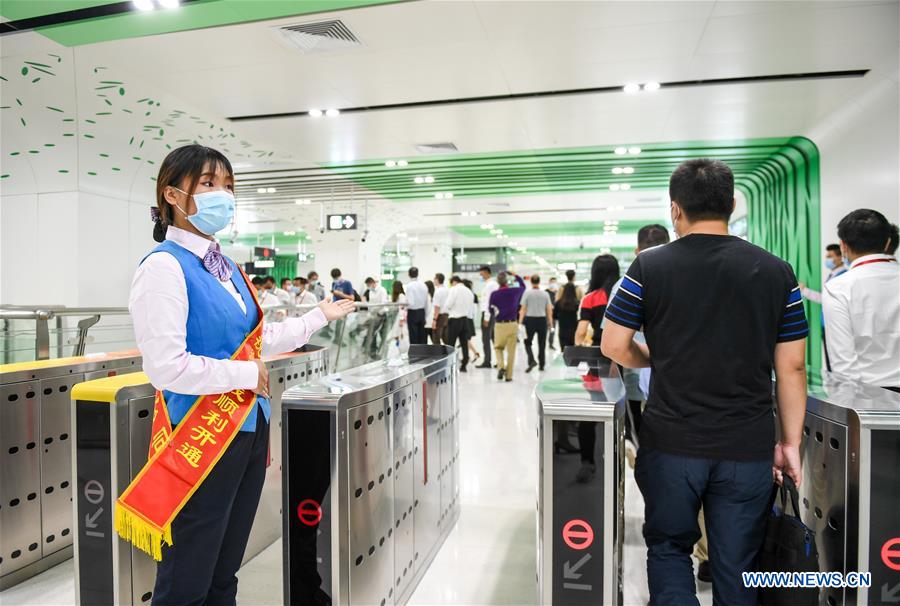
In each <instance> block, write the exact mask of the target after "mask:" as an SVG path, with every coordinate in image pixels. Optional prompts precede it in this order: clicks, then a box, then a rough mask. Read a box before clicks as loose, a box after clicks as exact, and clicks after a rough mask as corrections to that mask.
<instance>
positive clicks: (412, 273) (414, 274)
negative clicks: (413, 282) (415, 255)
mask: <svg viewBox="0 0 900 606" xmlns="http://www.w3.org/2000/svg"><path fill="white" fill-rule="evenodd" d="M409 277H410V278H418V277H419V268H418V267H415V266H413V267H410V268H409Z"/></svg>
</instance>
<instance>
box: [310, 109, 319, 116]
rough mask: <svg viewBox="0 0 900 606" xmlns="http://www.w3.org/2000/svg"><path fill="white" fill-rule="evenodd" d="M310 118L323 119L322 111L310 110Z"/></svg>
mask: <svg viewBox="0 0 900 606" xmlns="http://www.w3.org/2000/svg"><path fill="white" fill-rule="evenodd" d="M309 116H310V117H311V118H321V117H322V110H321V109H311V110H309Z"/></svg>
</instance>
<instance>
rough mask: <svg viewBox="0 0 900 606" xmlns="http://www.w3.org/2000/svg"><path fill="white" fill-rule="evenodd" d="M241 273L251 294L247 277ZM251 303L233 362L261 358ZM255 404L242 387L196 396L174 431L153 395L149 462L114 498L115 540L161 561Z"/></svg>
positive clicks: (159, 396)
mask: <svg viewBox="0 0 900 606" xmlns="http://www.w3.org/2000/svg"><path fill="white" fill-rule="evenodd" d="M241 275H243V277H244V281H245V282H246V283H247V286H248V288H250V292H251V293H253V288H252V286H251V285H250V281H249V280H248V279H247V276H246V274H244V272H243V271H241ZM253 300H254V303H255V304H256V309H257V313H258V314H259V322H258V323H257V325H256V327H255V328H254V329H253V330H252V331H250V334H248V335H247V338H246V339H244V342H243V343H241V345H240V347H238V349H237V351H235V352H234V354H233V355H232V356H231V359H232V360H240V361H244V360H256V359H259V357H260V354H261V351H262V328H263V314H262V309H261V308H260V306H259V302H258V301H257V300H256V297H255V296H254V297H253ZM254 406H256V394H254V393H253V392H251V391H249V390H245V389H236V390H234V391H231V392H229V393H223V394H211V395H204V396H199V397H198V398H197V400H196V401H195V402H194V404H193V405H192V406H191V408H190V410H188V412H187V414H185V416H184V419H182V420H181V422H180V423H179V424H178V428H177V429H175V431H174V432H173V431H172V424H171V422H170V421H169V413H168V410H167V409H166V404H165V399H164V398H163V394H162V393H161V392H159V391H157V392H156V399H155V401H154V404H153V429H152V433H151V439H150V454H149V460H148V461H147V464H146V465H144V468H143V469H141V471H140V472H139V473H138V474H137V476H135V478H134V480H132V482H131V484H130V485H129V486H128V488H126V489H125V492H123V493H122V496H120V497H119V498H118V500H116V506H115V510H116V511H115V528H116V531H117V532H118V533H119V536H120V537H122V538H123V539H125V540H126V541H129V542H131V543H132V544H133V545H134V546H135V547H137V548H138V549H140V550H141V551H144V552H146V553H147V554H148V555H150V556H152V557H153V559H155V560H156V561H160V560H161V559H162V544H163V541H165V542H166V544H168V545H172V520H174V519H175V516H177V515H178V512H179V511H181V508H182V507H184V505H185V503H187V502H188V499H190V498H191V495H192V494H194V492H195V491H196V490H197V488H199V487H200V484H202V483H203V480H205V479H206V476H208V475H209V473H210V472H211V471H212V470H213V467H215V466H216V463H217V462H218V461H219V459H220V458H221V457H222V455H223V454H224V453H225V450H226V449H227V448H228V445H229V444H231V441H232V440H233V439H234V438H235V436H237V433H238V431H239V430H240V428H241V426H242V425H243V424H244V421H245V420H246V419H247V417H248V416H249V415H250V413H251V412H252V411H253V407H254Z"/></svg>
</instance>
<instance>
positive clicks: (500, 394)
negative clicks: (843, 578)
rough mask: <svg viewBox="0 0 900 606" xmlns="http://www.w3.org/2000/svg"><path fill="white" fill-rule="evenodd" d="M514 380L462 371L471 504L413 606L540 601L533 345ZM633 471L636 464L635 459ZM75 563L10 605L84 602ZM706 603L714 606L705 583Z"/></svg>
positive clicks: (636, 528)
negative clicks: (529, 367) (530, 367)
mask: <svg viewBox="0 0 900 606" xmlns="http://www.w3.org/2000/svg"><path fill="white" fill-rule="evenodd" d="M519 353H520V354H523V355H521V356H519V360H520V362H519V364H520V367H519V369H518V370H517V371H516V373H515V381H513V382H512V383H499V382H498V381H497V380H496V375H495V373H494V372H493V371H487V370H479V369H474V368H470V370H469V372H468V373H466V374H461V375H460V399H461V415H460V417H461V420H462V426H461V430H460V439H461V442H462V443H461V445H460V452H461V465H462V469H461V478H460V482H461V487H460V491H461V495H460V497H461V501H462V510H461V514H460V518H459V523H458V525H457V527H456V529H455V530H454V531H453V532H452V533H451V535H450V536H449V537H448V539H447V541H446V543H445V544H444V547H443V549H442V550H441V551H440V553H439V554H438V555H437V557H436V558H435V560H434V562H433V563H432V565H431V568H430V569H429V571H428V572H427V573H426V575H425V576H424V578H423V579H422V581H421V583H420V584H419V587H418V588H417V589H416V591H415V593H414V594H413V596H412V599H411V600H410V603H411V604H414V605H419V606H425V605H437V604H454V605H462V604H471V605H481V604H515V605H526V604H536V603H537V594H536V587H535V580H534V579H535V485H536V481H537V480H536V478H537V443H536V439H535V422H536V410H535V403H534V397H533V394H532V391H533V389H534V387H535V385H536V384H537V382H538V380H539V374H538V373H537V371H534V372H533V373H531V374H525V373H524V372H523V365H522V361H523V360H524V352H523V351H522V350H521V346H520V352H519ZM626 469H627V466H626ZM642 513H643V500H642V499H641V495H640V493H639V492H638V490H637V486H636V485H635V483H634V478H633V476H632V474H631V471H630V470H627V477H626V484H625V515H626V518H625V558H624V578H625V599H624V603H625V604H626V605H628V606H643V605H644V604H646V603H647V598H648V595H647V576H646V569H645V566H644V556H645V553H644V546H643V540H642V538H641V535H640V528H641V521H642V520H641V518H642ZM72 575H73V567H72V561H71V560H69V561H67V562H64V563H63V564H60V565H59V566H56V567H55V568H52V569H51V570H48V571H46V572H44V573H43V574H41V575H38V576H37V577H34V578H32V579H30V580H28V581H26V582H24V583H22V584H20V585H17V586H16V587H13V588H11V589H8V590H6V591H4V592H2V593H0V602H2V604H3V605H4V606H12V605H14V604H32V605H42V606H43V605H51V604H74V602H75V590H74V581H73V577H72ZM239 577H240V585H239V591H238V603H239V604H242V605H260V606H264V605H265V606H268V605H275V604H280V603H281V544H280V542H278V543H276V544H274V545H272V546H271V547H270V548H269V549H267V550H266V551H264V552H263V553H261V554H260V555H259V556H257V557H256V558H254V559H253V560H252V561H251V562H249V563H248V564H247V565H246V566H245V567H244V568H243V569H241V571H240V573H239ZM700 589H701V592H700V602H701V604H704V605H708V604H711V603H712V596H711V591H710V586H709V585H705V584H701V586H700Z"/></svg>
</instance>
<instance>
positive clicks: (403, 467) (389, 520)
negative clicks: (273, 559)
mask: <svg viewBox="0 0 900 606" xmlns="http://www.w3.org/2000/svg"><path fill="white" fill-rule="evenodd" d="M457 372H458V369H457V363H456V352H455V350H454V348H452V347H447V346H435V345H430V346H429V345H412V346H411V347H410V349H409V359H408V360H406V361H400V360H397V361H396V363H395V361H390V362H372V363H370V364H366V365H364V366H360V367H357V368H353V369H350V370H346V371H341V372H339V373H334V374H331V375H328V376H326V377H323V378H322V379H320V380H318V381H315V382H313V383H308V384H305V385H302V386H298V387H294V388H293V389H290V390H289V391H287V392H286V393H285V394H284V399H283V405H282V415H283V418H284V435H283V438H284V441H283V449H284V455H283V460H284V468H283V472H284V476H283V478H284V479H283V484H284V507H283V510H284V531H283V539H282V540H283V546H284V603H285V604H310V603H316V604H318V603H332V604H336V605H338V604H339V605H349V604H380V606H385V605H387V604H390V605H394V604H397V605H400V604H405V603H406V602H407V601H408V600H409V598H410V596H411V595H412V593H413V591H414V590H415V588H416V585H417V584H418V583H419V581H420V580H421V578H422V576H423V575H424V574H425V571H426V570H427V569H428V566H429V565H430V563H431V561H432V560H433V558H434V557H435V555H436V554H437V552H438V550H439V549H440V547H441V545H442V544H443V542H444V539H445V538H446V537H447V535H448V534H449V533H450V531H451V530H452V529H453V526H454V525H455V523H456V520H457V519H458V517H459V398H458V386H457ZM329 600H330V602H329Z"/></svg>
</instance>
